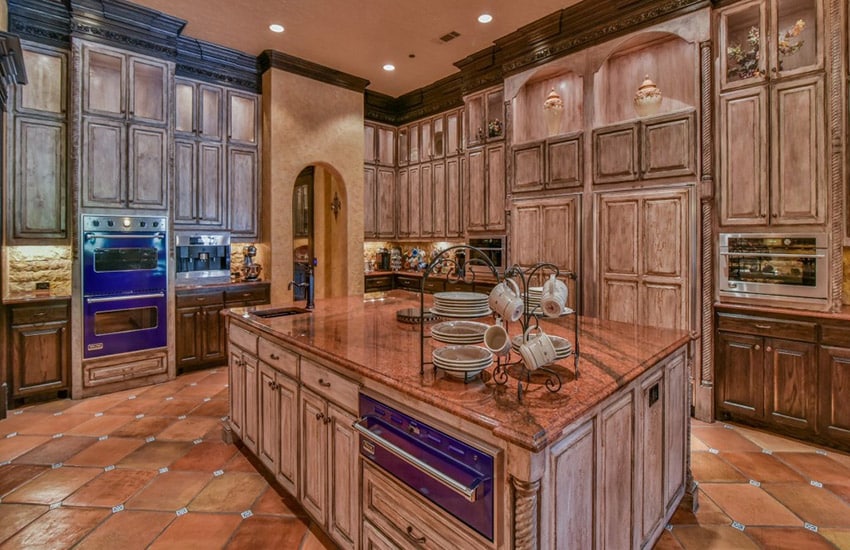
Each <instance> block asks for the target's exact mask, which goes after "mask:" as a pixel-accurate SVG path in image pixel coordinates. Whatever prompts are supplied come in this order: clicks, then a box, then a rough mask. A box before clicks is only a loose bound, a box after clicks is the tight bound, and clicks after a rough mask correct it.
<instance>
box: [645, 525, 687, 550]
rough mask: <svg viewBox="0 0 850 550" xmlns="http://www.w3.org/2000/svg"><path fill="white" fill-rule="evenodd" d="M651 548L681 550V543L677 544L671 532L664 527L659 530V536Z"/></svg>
mask: <svg viewBox="0 0 850 550" xmlns="http://www.w3.org/2000/svg"><path fill="white" fill-rule="evenodd" d="M652 550H682V545H681V544H679V541H677V540H676V537H674V536H673V533H671V532H670V531H667V530H666V529H665V530H664V531H662V532H661V536H660V537H659V538H658V541H656V543H655V546H653V547H652Z"/></svg>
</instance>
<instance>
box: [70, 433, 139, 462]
mask: <svg viewBox="0 0 850 550" xmlns="http://www.w3.org/2000/svg"><path fill="white" fill-rule="evenodd" d="M144 444H145V440H144V439H140V438H128V437H110V438H108V439H104V440H102V441H96V442H94V443H93V444H92V445H91V446H90V447H88V448H87V449H85V450H83V451H82V452H80V453H77V454H76V455H74V456H72V457H71V458H69V459H68V460H67V461H66V462H65V464H66V465H69V466H98V467H101V468H105V467H107V466H112V465H114V464H117V463H118V462H120V461H121V460H122V459H123V458H124V457H126V456H127V455H129V454H130V453H132V452H133V451H135V450H136V449H138V448H139V447H141V446H142V445H144Z"/></svg>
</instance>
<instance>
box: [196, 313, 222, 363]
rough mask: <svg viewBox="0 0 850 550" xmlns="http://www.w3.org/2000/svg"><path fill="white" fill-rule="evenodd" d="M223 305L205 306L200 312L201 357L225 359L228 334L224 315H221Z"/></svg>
mask: <svg viewBox="0 0 850 550" xmlns="http://www.w3.org/2000/svg"><path fill="white" fill-rule="evenodd" d="M221 310H222V305H221V304H217V305H211V306H204V307H202V308H201V311H200V313H199V317H200V319H199V321H200V325H201V333H200V335H201V350H202V355H201V359H202V360H203V361H216V360H218V359H224V357H225V353H226V352H227V340H226V338H227V334H226V332H225V326H224V317H222V315H221Z"/></svg>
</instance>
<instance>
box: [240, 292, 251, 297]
mask: <svg viewBox="0 0 850 550" xmlns="http://www.w3.org/2000/svg"><path fill="white" fill-rule="evenodd" d="M249 296H251V293H250V292H243V293H242V297H243V298H248V297H249Z"/></svg>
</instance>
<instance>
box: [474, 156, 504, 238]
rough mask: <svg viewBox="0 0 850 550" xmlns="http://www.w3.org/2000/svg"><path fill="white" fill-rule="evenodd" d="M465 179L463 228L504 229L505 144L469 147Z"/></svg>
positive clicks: (477, 230) (480, 229) (476, 230)
mask: <svg viewBox="0 0 850 550" xmlns="http://www.w3.org/2000/svg"><path fill="white" fill-rule="evenodd" d="M468 163H469V164H468V168H467V169H468V180H467V183H466V185H467V187H466V192H465V193H464V198H465V199H466V200H465V203H466V204H467V212H466V214H467V215H466V216H465V217H466V220H467V230H468V231H471V232H485V231H504V230H505V203H506V197H505V192H506V189H505V145H504V144H503V143H499V144H493V145H487V146H485V147H483V148H480V149H472V150H470V151H469V154H468Z"/></svg>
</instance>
